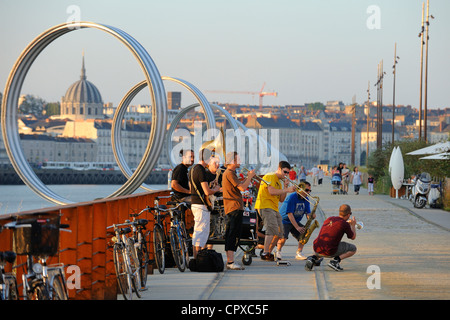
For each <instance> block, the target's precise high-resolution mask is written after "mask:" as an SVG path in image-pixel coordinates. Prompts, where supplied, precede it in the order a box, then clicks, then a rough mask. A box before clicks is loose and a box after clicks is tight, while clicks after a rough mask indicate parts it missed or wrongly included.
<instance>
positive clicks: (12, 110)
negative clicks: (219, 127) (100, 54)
mask: <svg viewBox="0 0 450 320" xmlns="http://www.w3.org/2000/svg"><path fill="white" fill-rule="evenodd" d="M78 26H79V28H73V26H71V25H70V24H65V23H64V24H60V25H57V26H54V27H52V28H50V29H48V30H47V31H45V32H43V33H42V34H40V35H39V36H38V37H37V38H35V39H34V40H33V41H32V42H31V43H30V44H29V45H28V46H27V47H26V48H25V50H24V51H23V52H22V54H21V55H20V56H19V58H18V59H17V61H16V63H15V64H14V66H13V68H12V70H11V73H10V74H9V77H8V80H7V82H6V87H5V91H4V96H3V102H2V114H1V124H2V133H3V138H4V143H5V148H6V151H7V153H8V157H9V159H10V160H11V163H12V165H13V167H14V169H15V170H16V172H17V173H18V175H19V176H20V178H21V179H22V181H24V183H25V184H27V185H28V187H30V188H31V189H32V190H33V191H34V192H35V193H37V194H38V195H39V196H41V197H42V198H44V199H46V200H48V201H51V202H54V203H56V204H61V205H62V204H67V203H72V201H70V200H67V199H65V198H63V197H61V196H60V195H58V194H56V193H54V192H53V191H52V190H50V189H49V188H48V187H47V186H46V185H45V184H44V183H43V182H42V181H41V180H40V179H39V178H38V177H37V176H36V174H35V173H34V171H33V169H32V168H31V166H30V165H29V164H28V162H27V160H26V158H25V156H24V154H23V150H22V148H21V145H20V137H19V134H18V125H17V110H18V101H19V95H20V91H21V89H22V85H23V82H24V80H25V77H26V75H27V73H28V70H29V69H30V67H31V65H32V64H33V62H34V60H35V59H36V58H37V56H38V55H39V54H40V53H41V52H42V51H43V50H44V49H45V48H46V47H47V45H49V44H50V43H52V42H53V41H54V40H56V39H57V38H59V37H60V36H62V35H64V34H66V33H68V32H71V31H74V30H78V29H81V28H95V29H98V30H101V31H105V32H106V33H109V34H111V35H112V36H114V37H115V38H116V39H118V40H119V41H120V42H121V43H122V44H124V45H125V46H126V47H127V48H128V50H130V51H131V53H132V54H133V55H134V57H135V58H136V60H137V61H138V63H139V65H140V66H141V68H142V70H143V72H144V74H145V79H146V82H147V85H148V87H149V91H150V95H151V99H152V117H153V118H152V121H153V123H152V129H151V132H150V138H149V143H148V145H147V148H146V150H145V153H144V156H143V159H142V161H141V162H140V164H139V166H138V168H137V170H136V171H135V172H134V174H133V175H132V176H131V177H130V178H129V179H128V180H127V182H126V183H124V184H123V185H122V187H121V188H119V189H118V190H117V191H116V192H114V193H113V194H111V195H110V196H108V197H115V196H120V195H125V194H131V193H132V192H134V191H135V190H136V189H137V188H139V186H140V185H141V184H142V183H143V182H144V180H145V178H146V177H147V176H148V175H149V174H150V173H151V171H152V169H153V167H154V165H155V164H156V162H157V160H158V157H159V155H160V153H161V151H162V149H163V143H164V134H165V131H166V123H167V100H166V96H165V90H164V85H163V82H162V80H161V76H160V74H159V71H158V69H157V68H156V65H155V64H154V62H153V60H152V59H151V57H150V55H149V54H148V53H147V51H146V50H145V49H144V47H142V45H141V44H139V43H138V42H137V41H136V40H135V39H134V38H133V37H131V36H130V35H128V34H127V33H125V32H124V31H122V30H120V29H117V28H115V27H111V26H107V25H102V24H97V23H93V22H79V23H78Z"/></svg>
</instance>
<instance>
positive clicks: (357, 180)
mask: <svg viewBox="0 0 450 320" xmlns="http://www.w3.org/2000/svg"><path fill="white" fill-rule="evenodd" d="M352 183H353V188H354V191H355V194H359V189H360V188H361V184H362V179H361V172H359V170H358V167H354V168H353V172H352Z"/></svg>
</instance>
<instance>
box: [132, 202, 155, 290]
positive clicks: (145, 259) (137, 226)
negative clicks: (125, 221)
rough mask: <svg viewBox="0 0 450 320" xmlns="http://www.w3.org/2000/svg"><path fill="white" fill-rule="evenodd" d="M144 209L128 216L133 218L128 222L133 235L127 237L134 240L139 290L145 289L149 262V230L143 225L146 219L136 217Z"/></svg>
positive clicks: (145, 223)
mask: <svg viewBox="0 0 450 320" xmlns="http://www.w3.org/2000/svg"><path fill="white" fill-rule="evenodd" d="M145 211H147V210H146V209H144V210H142V211H141V212H139V213H131V214H130V217H132V218H133V221H131V222H130V225H131V228H132V232H133V233H132V234H133V235H132V236H131V237H129V239H132V240H133V242H134V246H133V248H134V251H135V255H136V257H137V259H138V262H139V277H140V282H141V287H140V290H145V289H146V286H147V274H148V265H149V263H150V262H151V261H150V260H149V250H148V244H149V243H150V231H146V230H147V229H146V227H145V226H146V225H147V224H148V220H147V219H136V218H137V217H139V216H140V215H141V214H143V213H144V212H145ZM129 241H130V240H129Z"/></svg>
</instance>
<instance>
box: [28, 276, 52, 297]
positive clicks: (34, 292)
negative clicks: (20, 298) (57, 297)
mask: <svg viewBox="0 0 450 320" xmlns="http://www.w3.org/2000/svg"><path fill="white" fill-rule="evenodd" d="M30 288H31V290H30V291H28V292H27V298H28V300H50V293H49V292H48V289H47V287H46V286H45V284H44V282H43V281H42V279H33V280H31V284H30Z"/></svg>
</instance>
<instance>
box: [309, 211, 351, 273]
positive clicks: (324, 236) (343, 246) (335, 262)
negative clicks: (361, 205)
mask: <svg viewBox="0 0 450 320" xmlns="http://www.w3.org/2000/svg"><path fill="white" fill-rule="evenodd" d="M351 215H352V209H351V208H350V206H349V205H348V204H343V205H341V206H340V207H339V216H334V217H329V218H328V219H326V220H325V221H324V222H323V225H322V228H321V229H320V232H319V235H318V236H317V238H316V240H314V244H313V250H314V252H315V254H314V255H312V256H310V257H308V259H307V260H306V264H305V269H306V270H307V271H311V270H312V268H313V266H315V265H316V266H317V265H320V261H321V260H322V259H320V258H321V257H327V258H330V257H334V258H333V259H331V260H330V262H329V263H328V266H329V267H330V268H332V269H334V270H335V271H342V270H344V269H342V267H341V266H340V262H341V260H344V259H346V258H350V257H351V256H353V255H354V254H355V253H356V246H355V245H354V244H351V243H347V242H344V241H341V240H342V237H343V236H344V234H346V235H347V238H349V239H351V240H355V238H356V228H355V225H356V220H355V217H353V219H350V216H351Z"/></svg>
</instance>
